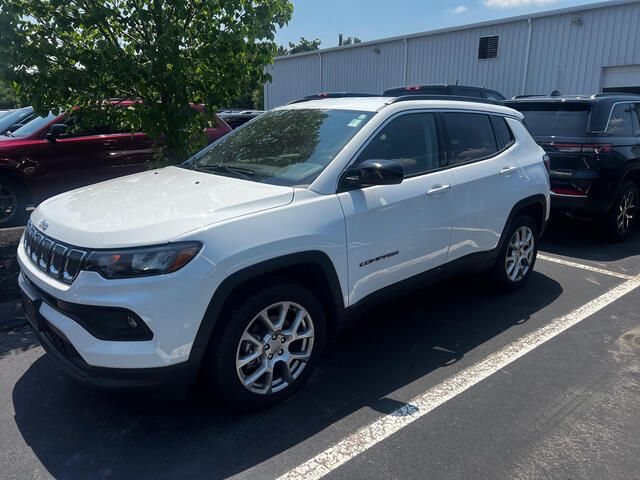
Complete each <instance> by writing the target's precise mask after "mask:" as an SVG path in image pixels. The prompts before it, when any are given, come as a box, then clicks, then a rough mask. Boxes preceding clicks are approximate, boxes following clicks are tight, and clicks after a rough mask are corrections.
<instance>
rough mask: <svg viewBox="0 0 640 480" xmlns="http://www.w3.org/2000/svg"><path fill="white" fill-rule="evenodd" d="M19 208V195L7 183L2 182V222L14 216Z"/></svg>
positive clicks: (0, 219)
mask: <svg viewBox="0 0 640 480" xmlns="http://www.w3.org/2000/svg"><path fill="white" fill-rule="evenodd" d="M17 209H18V196H17V195H16V193H15V192H14V191H13V190H12V189H11V188H9V186H7V185H2V184H0V224H2V223H4V222H7V221H9V220H10V219H11V217H13V215H14V214H15V212H16V210H17Z"/></svg>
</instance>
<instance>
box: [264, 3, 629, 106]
mask: <svg viewBox="0 0 640 480" xmlns="http://www.w3.org/2000/svg"><path fill="white" fill-rule="evenodd" d="M268 71H269V73H270V74H271V76H272V78H273V80H272V82H271V83H267V85H265V104H266V108H273V107H276V106H278V105H282V104H284V103H286V102H288V101H291V100H294V99H297V98H301V97H303V96H305V95H308V94H310V93H317V92H330V91H334V92H335V91H351V92H367V93H382V91H383V90H385V89H387V88H391V87H397V86H402V85H415V84H456V83H459V84H460V85H474V86H484V87H488V88H492V89H495V90H498V91H500V92H502V93H503V94H504V95H505V96H507V97H511V96H513V95H520V94H549V93H551V92H552V91H553V90H558V91H560V92H561V93H562V94H590V93H595V92H600V91H603V90H605V91H606V90H607V89H612V90H615V89H617V88H626V89H627V90H631V91H635V92H637V93H640V1H638V0H616V1H608V2H603V3H596V4H591V5H585V6H581V7H573V8H566V9H561V10H553V11H548V12H541V13H536V14H531V15H526V16H519V17H512V18H507V19H504V20H497V21H491V22H484V23H477V24H473V25H466V26H461V27H455V28H447V29H442V30H434V31H430V32H424V33H417V34H412V35H405V36H401V37H393V38H386V39H382V40H377V41H371V42H363V43H360V44H356V45H350V46H343V47H336V48H328V49H324V50H319V51H315V52H307V53H300V54H297V55H290V56H286V57H278V58H276V59H275V63H274V64H273V65H271V66H269V67H268Z"/></svg>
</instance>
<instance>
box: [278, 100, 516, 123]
mask: <svg viewBox="0 0 640 480" xmlns="http://www.w3.org/2000/svg"><path fill="white" fill-rule="evenodd" d="M391 107H393V108H394V110H411V109H417V108H433V109H456V110H480V111H483V112H492V113H497V114H501V115H510V116H512V117H518V118H523V115H522V114H521V113H520V112H517V111H516V110H513V109H511V108H508V107H505V106H503V105H494V104H489V103H477V102H472V101H461V100H454V99H451V100H446V99H437V100H425V99H420V98H416V99H415V100H414V99H408V98H405V100H404V101H402V102H397V97H347V98H324V99H322V100H309V101H306V102H301V103H293V104H290V105H283V106H281V107H277V108H275V109H274V110H290V109H294V110H307V109H323V110H355V111H361V112H378V111H380V110H382V109H383V108H391Z"/></svg>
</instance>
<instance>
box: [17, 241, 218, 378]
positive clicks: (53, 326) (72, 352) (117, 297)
mask: <svg viewBox="0 0 640 480" xmlns="http://www.w3.org/2000/svg"><path fill="white" fill-rule="evenodd" d="M17 257H18V263H19V265H20V269H21V274H20V276H19V278H18V283H19V286H20V288H21V290H22V292H23V293H24V294H25V295H26V297H27V299H28V300H30V301H31V302H33V309H32V310H33V311H32V314H31V322H32V324H33V325H34V328H35V330H36V332H37V334H38V337H39V339H40V341H41V343H42V344H43V346H44V347H45V349H47V351H50V352H52V351H55V352H57V353H53V354H52V357H54V358H57V359H58V360H60V362H58V363H63V364H65V366H63V368H64V369H65V370H66V371H67V372H68V373H71V375H72V376H73V377H75V378H78V379H79V380H87V381H88V383H92V382H93V381H92V380H91V379H92V378H99V379H102V380H101V381H100V383H107V384H110V383H112V384H116V383H124V384H126V383H134V384H145V383H149V384H157V383H164V380H162V379H161V378H160V377H164V376H165V374H164V372H165V371H166V372H170V371H174V370H175V371H177V370H180V369H181V368H182V367H184V368H188V367H186V366H185V365H188V364H190V363H193V362H192V361H195V360H196V359H195V358H192V357H196V355H195V354H194V353H193V351H194V341H195V339H196V335H197V333H198V330H199V327H200V324H201V322H202V319H203V317H204V314H205V312H206V310H207V307H208V305H209V302H210V300H211V296H212V293H213V291H214V290H215V288H216V286H217V285H218V284H219V282H220V281H221V280H222V279H223V278H224V276H225V275H224V274H223V272H222V271H221V270H220V269H216V268H215V265H214V264H213V263H212V262H210V261H209V260H208V259H206V258H204V257H203V258H198V257H196V258H195V259H194V260H192V261H191V262H190V263H189V264H188V265H186V266H185V267H184V268H183V269H181V270H179V271H177V272H174V273H172V274H168V275H158V276H155V277H142V278H135V279H123V280H107V279H105V278H103V277H101V276H100V275H99V274H97V273H95V272H81V273H80V275H78V277H77V278H76V279H75V281H74V282H73V283H72V284H71V285H68V284H63V283H62V282H60V281H58V280H56V279H53V278H51V277H49V276H47V275H46V274H45V273H44V272H43V271H41V270H40V269H38V267H37V266H35V265H34V263H32V262H31V260H30V259H29V258H28V257H27V255H26V252H25V251H24V248H23V246H22V244H20V246H19V247H18V256H17ZM219 277H220V278H219ZM61 304H65V305H67V304H71V305H73V306H75V307H86V308H89V310H86V308H85V309H83V310H82V314H83V315H84V314H86V311H90V312H91V311H93V312H101V311H102V310H104V311H107V310H111V311H113V310H123V311H130V312H132V313H133V314H135V318H136V319H137V320H138V321H141V322H144V324H145V326H146V327H148V329H149V330H150V331H151V332H152V336H151V338H149V339H147V340H131V339H128V340H123V339H120V340H117V339H113V338H111V339H105V338H100V337H101V336H100V334H99V331H93V332H92V331H90V330H91V329H90V328H89V329H87V328H86V327H87V325H84V326H83V322H82V321H81V320H82V318H78V316H76V315H74V314H73V313H69V311H68V310H65V309H63V308H61ZM103 318H104V320H100V321H108V317H107V316H105V317H103ZM92 321H93V323H94V324H95V321H96V319H95V318H93V319H92ZM54 334H55V335H54ZM63 347H64V348H63ZM199 350H200V349H199ZM60 357H61V358H60ZM62 360H64V361H62ZM174 367H175V368H174ZM196 367H197V366H196ZM196 369H197V368H196ZM160 371H163V373H162V375H160V374H159V372H160ZM176 374H177V375H182V373H179V374H178V373H172V374H171V375H176ZM123 379H129V380H126V381H123ZM93 383H95V382H93ZM114 386H115V385H114Z"/></svg>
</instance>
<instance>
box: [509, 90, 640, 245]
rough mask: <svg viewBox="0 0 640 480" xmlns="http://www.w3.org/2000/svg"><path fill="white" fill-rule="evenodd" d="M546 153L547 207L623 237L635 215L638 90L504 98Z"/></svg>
mask: <svg viewBox="0 0 640 480" xmlns="http://www.w3.org/2000/svg"><path fill="white" fill-rule="evenodd" d="M506 105H508V106H509V107H511V108H514V109H516V110H519V111H520V112H522V113H523V114H524V116H525V122H526V125H527V127H528V129H529V131H530V132H531V134H532V135H533V137H534V138H535V140H536V142H537V143H538V144H539V145H540V146H542V147H543V148H544V149H545V150H546V152H547V154H548V155H549V158H550V162H551V168H550V176H551V196H552V201H551V206H552V208H553V209H554V210H556V211H561V212H568V213H572V214H575V215H578V216H584V217H590V218H594V219H597V220H600V221H602V224H603V225H604V227H605V229H606V232H607V234H608V235H609V236H610V237H611V238H612V239H613V240H623V239H625V238H626V237H627V236H628V235H629V232H630V231H631V229H632V227H633V226H634V224H635V223H636V220H637V216H638V201H639V194H638V187H639V186H640V95H630V94H616V93H601V94H597V95H593V96H563V95H554V96H548V97H542V96H532V97H528V98H527V97H520V98H518V99H514V100H509V101H507V102H506Z"/></svg>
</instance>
